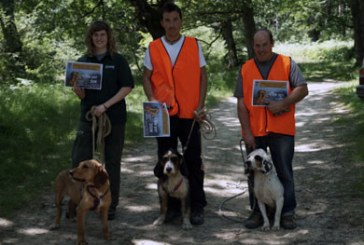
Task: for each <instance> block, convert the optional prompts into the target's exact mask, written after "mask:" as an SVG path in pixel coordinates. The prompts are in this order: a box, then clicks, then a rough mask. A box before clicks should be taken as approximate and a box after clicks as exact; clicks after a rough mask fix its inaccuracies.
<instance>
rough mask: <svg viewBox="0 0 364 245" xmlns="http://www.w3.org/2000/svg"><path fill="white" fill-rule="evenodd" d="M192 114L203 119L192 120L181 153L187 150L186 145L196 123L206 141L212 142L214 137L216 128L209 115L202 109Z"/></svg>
mask: <svg viewBox="0 0 364 245" xmlns="http://www.w3.org/2000/svg"><path fill="white" fill-rule="evenodd" d="M194 114H195V115H196V116H198V117H204V118H203V119H201V120H196V119H193V123H192V126H191V129H190V132H189V133H188V137H187V141H186V144H185V147H184V148H183V149H182V153H184V152H185V151H186V150H187V147H188V144H189V143H190V139H191V135H192V131H193V128H194V127H195V124H196V122H197V123H199V124H200V131H201V134H202V136H203V137H204V138H205V139H207V140H212V139H214V138H215V137H216V127H215V124H214V123H213V122H212V120H211V115H210V114H209V113H207V112H206V110H205V108H202V109H201V110H199V111H194Z"/></svg>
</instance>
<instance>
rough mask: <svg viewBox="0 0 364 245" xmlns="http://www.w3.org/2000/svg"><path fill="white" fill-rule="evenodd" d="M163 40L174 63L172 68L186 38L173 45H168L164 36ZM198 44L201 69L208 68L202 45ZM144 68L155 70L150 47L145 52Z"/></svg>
mask: <svg viewBox="0 0 364 245" xmlns="http://www.w3.org/2000/svg"><path fill="white" fill-rule="evenodd" d="M161 39H162V42H163V45H164V47H165V48H166V49H167V52H168V55H169V57H170V59H171V61H172V66H174V63H175V62H176V59H177V56H178V54H179V51H180V50H181V47H182V44H183V41H184V40H185V37H184V36H182V37H181V38H180V39H179V40H178V41H177V42H176V43H173V44H170V43H168V42H167V41H166V40H165V37H164V36H163V37H162V38H161ZM197 44H198V52H199V57H200V67H204V66H206V60H205V57H204V55H203V53H202V48H201V45H200V43H199V42H197ZM144 66H145V67H146V68H147V69H148V70H150V71H152V70H153V65H152V61H151V59H150V54H149V47H148V48H147V51H146V52H145V56H144Z"/></svg>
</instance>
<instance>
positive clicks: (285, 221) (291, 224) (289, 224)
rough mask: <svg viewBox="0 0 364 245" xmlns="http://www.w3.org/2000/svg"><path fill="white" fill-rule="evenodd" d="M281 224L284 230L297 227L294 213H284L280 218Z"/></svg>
mask: <svg viewBox="0 0 364 245" xmlns="http://www.w3.org/2000/svg"><path fill="white" fill-rule="evenodd" d="M281 226H282V227H283V228H284V229H286V230H294V229H296V228H297V224H296V221H295V218H294V215H286V216H282V218H281Z"/></svg>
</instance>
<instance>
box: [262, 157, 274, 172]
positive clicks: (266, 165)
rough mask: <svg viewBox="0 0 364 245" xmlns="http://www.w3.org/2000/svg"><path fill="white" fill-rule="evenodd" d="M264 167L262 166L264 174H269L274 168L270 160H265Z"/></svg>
mask: <svg viewBox="0 0 364 245" xmlns="http://www.w3.org/2000/svg"><path fill="white" fill-rule="evenodd" d="M262 165H263V166H262V172H263V173H264V174H267V173H269V172H270V171H271V170H272V168H273V163H272V162H270V161H268V160H263V163H262Z"/></svg>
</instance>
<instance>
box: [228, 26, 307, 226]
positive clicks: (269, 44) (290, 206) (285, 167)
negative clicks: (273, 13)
mask: <svg viewBox="0 0 364 245" xmlns="http://www.w3.org/2000/svg"><path fill="white" fill-rule="evenodd" d="M273 45H274V40H273V36H272V33H271V32H270V31H269V30H267V29H261V30H258V31H257V32H256V33H255V35H254V45H253V48H254V52H255V57H254V58H253V59H250V60H248V61H247V62H246V63H245V64H244V65H243V66H242V69H241V71H240V73H239V77H238V81H237V84H236V88H235V92H234V96H235V97H236V98H237V111H238V117H239V121H240V124H241V129H242V136H243V140H244V142H245V147H246V150H247V153H248V154H249V153H250V152H252V151H253V150H254V149H258V148H262V149H264V150H267V149H268V148H269V151H270V153H271V157H272V160H273V164H274V166H275V168H276V170H277V175H278V178H279V180H280V181H281V182H282V185H283V188H284V204H283V209H282V218H281V226H282V227H283V228H285V229H295V228H296V227H297V225H296V223H295V220H294V210H295V208H296V205H297V204H296V198H295V190H294V179H293V167H292V160H293V155H294V135H295V104H296V103H297V102H299V101H300V100H302V99H303V98H304V97H305V96H307V95H308V89H307V84H306V82H305V80H304V78H303V76H302V74H301V72H300V70H299V68H298V66H297V64H296V63H295V62H294V61H293V60H292V59H291V58H290V57H287V56H284V55H280V54H276V53H273V51H272V50H273ZM255 80H261V81H264V80H269V81H270V82H273V83H274V82H283V83H284V82H285V83H286V85H287V88H288V91H287V94H286V96H285V97H284V98H283V99H281V100H277V101H273V100H271V101H269V102H265V104H263V105H259V106H257V105H255V104H253V93H254V91H253V89H254V83H255ZM253 183H254V181H253V176H252V175H249V176H248V187H249V199H250V206H251V208H252V211H253V212H252V214H251V215H250V217H249V218H248V219H247V220H246V222H245V226H246V227H247V228H249V229H254V228H257V227H259V226H261V225H262V224H263V219H262V216H261V214H260V211H259V208H258V205H257V204H256V199H255V197H254V192H253Z"/></svg>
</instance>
